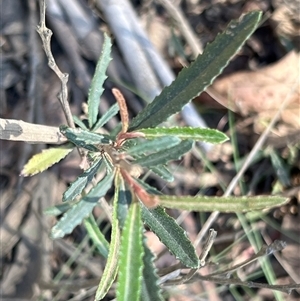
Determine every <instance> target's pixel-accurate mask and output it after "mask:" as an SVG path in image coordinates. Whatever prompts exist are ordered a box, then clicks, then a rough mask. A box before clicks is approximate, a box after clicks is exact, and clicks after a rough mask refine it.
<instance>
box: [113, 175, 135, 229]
mask: <svg viewBox="0 0 300 301" xmlns="http://www.w3.org/2000/svg"><path fill="white" fill-rule="evenodd" d="M115 189H118V209H117V212H118V219H119V224H120V228H121V229H122V228H123V227H124V223H125V220H126V216H127V214H128V210H129V206H130V204H131V200H132V195H131V191H130V190H128V189H126V186H125V182H124V179H123V177H121V176H119V175H118V176H116V181H115Z"/></svg>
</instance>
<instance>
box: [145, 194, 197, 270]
mask: <svg viewBox="0 0 300 301" xmlns="http://www.w3.org/2000/svg"><path fill="white" fill-rule="evenodd" d="M160 197H161V196H159V198H160ZM141 207H142V218H143V221H144V222H145V223H146V224H147V225H148V226H149V228H150V229H151V230H152V231H153V232H154V233H155V234H156V235H157V236H158V238H159V239H160V240H161V242H162V243H163V244H164V245H166V247H167V248H168V249H169V250H170V252H171V253H172V254H173V255H174V256H175V257H176V258H177V259H178V260H180V261H181V263H182V264H184V265H185V266H187V267H190V268H198V267H199V260H198V256H197V254H196V250H195V248H194V247H193V245H192V243H191V241H190V240H189V239H188V238H187V236H186V233H185V232H184V230H183V229H182V228H181V227H180V226H179V225H178V224H177V223H176V221H175V220H174V219H173V218H172V217H171V216H169V215H168V214H166V212H165V210H164V209H163V208H162V207H157V208H155V209H149V208H147V207H145V206H144V205H142V204H141Z"/></svg>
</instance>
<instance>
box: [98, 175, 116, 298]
mask: <svg viewBox="0 0 300 301" xmlns="http://www.w3.org/2000/svg"><path fill="white" fill-rule="evenodd" d="M117 177H118V174H117V175H116V177H115V194H114V202H113V216H112V226H111V240H110V247H109V253H108V258H107V262H106V265H105V268H104V271H103V275H102V277H101V280H100V283H99V285H98V288H97V291H96V296H95V300H96V301H98V300H102V299H103V298H104V297H105V295H106V294H107V292H108V290H109V289H110V287H111V286H112V284H113V282H114V280H115V278H116V276H117V273H118V262H119V250H120V241H121V232H120V226H119V220H118V200H119V190H118V189H116V187H117V180H118V178H117Z"/></svg>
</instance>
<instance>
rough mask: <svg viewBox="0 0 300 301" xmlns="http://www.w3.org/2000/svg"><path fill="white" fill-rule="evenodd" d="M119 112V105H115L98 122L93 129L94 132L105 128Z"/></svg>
mask: <svg viewBox="0 0 300 301" xmlns="http://www.w3.org/2000/svg"><path fill="white" fill-rule="evenodd" d="M118 112H119V105H118V103H115V104H114V105H112V106H111V107H110V108H109V109H108V110H107V111H106V112H105V114H103V115H102V116H101V118H100V119H99V120H98V121H97V123H96V124H95V126H94V127H93V131H96V130H97V129H99V128H101V127H103V126H104V125H105V124H106V123H107V122H108V121H109V120H110V119H111V118H112V117H114V116H115V115H116V114H117V113H118Z"/></svg>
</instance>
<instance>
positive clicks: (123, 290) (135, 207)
mask: <svg viewBox="0 0 300 301" xmlns="http://www.w3.org/2000/svg"><path fill="white" fill-rule="evenodd" d="M143 255H144V248H143V223H142V219H141V209H140V205H139V203H137V202H135V203H132V204H131V206H130V208H129V212H128V215H127V218H126V221H125V225H124V229H123V232H122V239H121V247H120V263H119V267H120V270H119V276H118V283H117V300H118V301H139V300H140V293H141V286H142V273H143Z"/></svg>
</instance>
